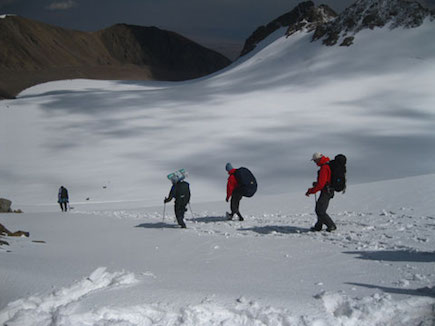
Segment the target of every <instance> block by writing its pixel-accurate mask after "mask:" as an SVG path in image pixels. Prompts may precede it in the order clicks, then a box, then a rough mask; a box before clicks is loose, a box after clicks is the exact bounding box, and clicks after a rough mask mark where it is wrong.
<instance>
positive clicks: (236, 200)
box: [225, 163, 244, 221]
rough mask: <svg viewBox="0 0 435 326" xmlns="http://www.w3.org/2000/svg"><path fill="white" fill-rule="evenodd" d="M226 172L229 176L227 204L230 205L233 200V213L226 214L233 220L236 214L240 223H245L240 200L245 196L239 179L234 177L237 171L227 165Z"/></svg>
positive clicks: (229, 164)
mask: <svg viewBox="0 0 435 326" xmlns="http://www.w3.org/2000/svg"><path fill="white" fill-rule="evenodd" d="M225 170H227V172H228V174H229V177H228V182H227V197H226V199H225V200H226V202H227V203H228V201H229V200H230V198H231V204H230V207H231V213H228V212H227V214H226V216H227V219H229V220H232V219H233V216H234V214H236V215H237V216H238V217H239V221H243V220H244V219H243V217H242V214H240V211H239V206H240V200H242V197H243V195H242V192H241V189H240V185H239V183H238V181H237V178H236V176H235V175H234V174H235V172H236V171H237V169H234V168H233V166H232V165H231V163H227V164H226V166H225Z"/></svg>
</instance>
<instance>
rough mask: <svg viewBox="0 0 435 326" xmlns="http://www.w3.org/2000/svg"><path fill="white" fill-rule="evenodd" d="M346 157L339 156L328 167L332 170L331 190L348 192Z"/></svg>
mask: <svg viewBox="0 0 435 326" xmlns="http://www.w3.org/2000/svg"><path fill="white" fill-rule="evenodd" d="M346 161H347V159H346V156H344V155H343V154H338V155H337V156H336V157H335V158H334V159H333V160H332V161H329V163H328V165H329V167H330V168H331V188H332V189H334V190H335V191H337V192H340V191H342V192H344V191H345V190H346Z"/></svg>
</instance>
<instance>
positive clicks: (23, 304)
mask: <svg viewBox="0 0 435 326" xmlns="http://www.w3.org/2000/svg"><path fill="white" fill-rule="evenodd" d="M136 282H137V280H136V278H135V276H134V275H133V274H132V273H127V272H115V273H109V272H107V271H106V268H104V267H100V268H98V269H97V270H95V271H94V272H93V273H92V274H91V275H90V276H89V277H86V278H84V279H83V280H81V281H79V282H77V283H76V284H74V285H72V286H71V287H69V288H63V289H60V290H57V291H54V292H53V293H51V294H49V295H46V296H31V297H29V298H27V299H20V300H17V301H15V302H12V303H10V304H9V305H8V306H7V307H6V308H5V309H4V310H3V311H1V312H0V323H2V324H3V325H8V326H15V325H16V326H18V325H40V326H43V325H47V326H48V325H50V326H57V325H59V326H60V325H123V326H129V325H171V326H178V325H180V326H181V325H184V326H202V325H204V326H205V325H207V326H213V325H228V326H230V325H254V326H255V325H258V326H261V325H264V326H267V325H288V326H290V325H295V326H302V325H304V326H307V325H317V326H320V325H324V326H328V325H331V326H332V325H334V326H335V325H342V326H351V325H352V326H353V325H361V326H365V325H367V326H369V325H370V326H376V325H387V324H388V325H390V324H391V325H398V326H400V325H417V324H418V325H423V326H424V325H433V322H434V321H435V319H434V314H433V311H434V309H435V299H431V298H410V299H406V300H402V301H394V300H393V299H392V298H391V296H390V295H388V294H374V295H372V296H370V297H363V298H355V299H353V298H350V297H348V296H346V295H343V294H341V293H325V292H323V293H321V294H319V295H316V296H315V298H316V299H319V300H320V301H321V302H322V306H321V309H320V310H321V311H319V315H318V316H306V315H304V314H302V315H300V314H298V313H294V312H292V311H290V310H289V309H284V308H276V307H272V306H262V305H260V304H259V303H257V302H255V301H250V300H248V299H246V298H245V297H241V298H239V299H237V300H236V301H235V302H234V304H233V306H232V307H225V306H223V305H221V304H219V303H216V302H214V301H213V300H211V299H208V298H206V299H204V300H203V301H202V302H201V303H200V304H197V305H187V306H185V307H181V308H174V307H171V306H170V305H168V304H167V303H159V304H140V305H133V306H120V305H118V306H113V305H112V306H103V307H96V306H92V308H89V307H86V305H84V304H83V301H84V299H85V297H87V296H89V295H91V294H93V293H95V292H96V291H97V290H109V289H111V288H115V287H119V286H121V285H129V284H134V283H136ZM112 295H113V294H112ZM319 316H321V317H319Z"/></svg>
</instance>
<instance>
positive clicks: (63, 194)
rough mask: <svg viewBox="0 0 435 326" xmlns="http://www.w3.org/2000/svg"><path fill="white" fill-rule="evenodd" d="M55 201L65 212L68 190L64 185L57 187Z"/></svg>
mask: <svg viewBox="0 0 435 326" xmlns="http://www.w3.org/2000/svg"><path fill="white" fill-rule="evenodd" d="M57 202H58V203H59V205H60V209H61V210H62V212H66V211H67V204H68V203H69V198H68V190H67V189H66V188H65V187H64V186H61V187H60V188H59V194H58V195H57Z"/></svg>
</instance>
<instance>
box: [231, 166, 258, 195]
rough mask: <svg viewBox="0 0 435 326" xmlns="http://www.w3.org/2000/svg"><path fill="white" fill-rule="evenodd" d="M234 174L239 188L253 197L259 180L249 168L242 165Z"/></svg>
mask: <svg viewBox="0 0 435 326" xmlns="http://www.w3.org/2000/svg"><path fill="white" fill-rule="evenodd" d="M234 176H235V177H236V179H237V182H238V184H239V189H240V191H241V193H242V195H243V196H245V197H252V196H254V194H255V192H256V191H257V180H255V177H254V175H253V174H252V172H251V171H249V170H248V169H247V168H244V167H241V168H238V169H237V170H236V172H234Z"/></svg>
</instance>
